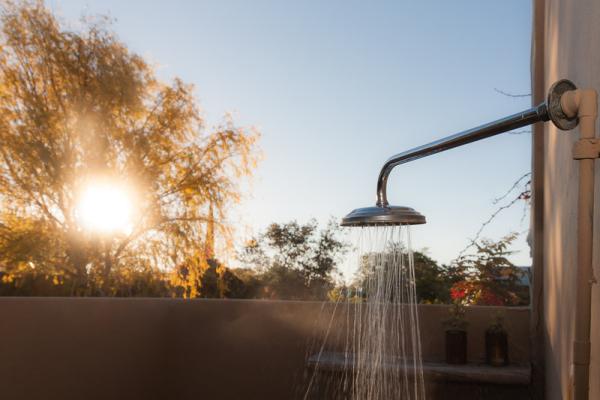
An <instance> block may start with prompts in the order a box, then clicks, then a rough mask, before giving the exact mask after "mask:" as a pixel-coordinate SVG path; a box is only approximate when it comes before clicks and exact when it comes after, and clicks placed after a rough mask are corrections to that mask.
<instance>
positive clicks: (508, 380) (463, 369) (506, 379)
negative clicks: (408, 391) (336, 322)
mask: <svg viewBox="0 0 600 400" xmlns="http://www.w3.org/2000/svg"><path fill="white" fill-rule="evenodd" d="M307 364H308V366H309V367H310V368H318V369H319V370H321V371H327V372H343V371H345V370H348V369H351V368H352V366H353V364H354V360H353V355H349V356H348V357H346V356H345V354H344V353H334V352H324V353H322V354H321V356H320V357H319V355H318V354H315V355H312V356H311V357H309V359H308V362H307ZM411 367H412V366H411V364H410V363H409V364H408V365H403V364H402V363H400V362H398V361H396V362H394V361H390V360H386V361H385V362H383V363H381V368H384V369H386V370H388V369H389V370H394V369H407V372H408V373H409V374H412V373H413V370H412V368H411ZM423 374H424V375H425V378H426V379H431V380H434V381H446V382H466V383H487V384H500V385H528V384H529V383H530V381H531V367H530V366H529V365H508V366H506V367H492V366H489V365H486V364H475V363H470V364H466V365H450V364H446V363H438V362H424V363H423Z"/></svg>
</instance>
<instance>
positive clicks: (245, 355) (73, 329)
mask: <svg viewBox="0 0 600 400" xmlns="http://www.w3.org/2000/svg"><path fill="white" fill-rule="evenodd" d="M447 308H448V307H447V306H437V305H423V306H419V314H420V320H421V332H422V337H423V350H424V356H425V358H426V359H430V360H433V361H436V360H442V359H443V355H444V342H443V340H444V336H443V330H442V328H441V322H440V321H441V320H443V319H445V318H447V315H448V310H447ZM331 309H332V305H331V304H325V305H324V304H322V303H315V302H288V301H260V300H256V301H252V300H191V301H184V300H175V299H115V298H0V310H1V317H2V318H1V319H0V321H1V322H0V398H3V399H4V398H6V399H11V400H12V399H15V400H17V399H28V400H34V399H44V400H52V399H61V400H69V399H78V400H79V399H127V400H134V399H144V400H148V399H199V398H202V399H290V398H294V396H296V395H297V394H298V393H299V390H298V385H299V384H300V383H301V382H302V381H303V374H304V373H305V363H306V359H307V355H308V354H307V353H309V352H310V351H312V350H314V348H315V347H311V343H312V346H314V343H315V335H316V340H317V341H318V340H320V339H319V338H320V337H321V336H320V335H321V333H320V332H322V330H323V329H324V327H326V326H327V324H328V322H329V318H327V316H328V315H330V310H331ZM340 311H341V309H340V308H338V310H337V311H336V313H339V312H340ZM494 311H495V310H494V308H492V307H470V308H469V310H468V313H467V318H468V320H469V322H470V325H469V354H470V356H471V357H470V358H471V359H473V360H479V359H481V358H483V331H484V330H485V327H486V326H487V324H488V323H489V322H490V321H491V320H492V317H493V314H494ZM505 314H506V321H507V329H508V331H509V336H510V349H511V360H512V361H516V362H527V360H528V357H529V350H528V348H529V347H528V340H529V338H528V318H529V311H528V309H526V308H511V309H506V311H505ZM338 315H339V314H338ZM324 316H325V317H324ZM334 322H335V320H334ZM338 328H339V327H338ZM333 329H336V326H334V327H333ZM315 332H317V333H315ZM300 391H301V390H300Z"/></svg>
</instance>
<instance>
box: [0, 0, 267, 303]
mask: <svg viewBox="0 0 600 400" xmlns="http://www.w3.org/2000/svg"><path fill="white" fill-rule="evenodd" d="M109 22H110V21H108V20H107V19H103V18H95V19H88V20H84V21H82V28H81V29H79V30H70V29H67V28H65V26H64V24H61V23H60V22H59V21H58V20H57V19H56V18H55V17H54V16H53V15H52V14H51V13H50V12H49V11H48V9H46V8H45V6H44V5H43V4H42V3H37V2H36V3H6V4H5V5H4V6H3V8H2V15H1V23H2V26H1V39H0V46H1V49H2V51H1V52H0V199H1V200H2V207H3V208H2V212H3V215H2V216H1V217H0V218H2V219H0V223H1V225H0V233H1V235H2V238H3V239H2V241H0V260H1V261H0V262H1V263H2V265H3V267H4V268H5V269H6V270H7V271H11V270H12V269H14V268H16V265H18V262H19V260H20V259H21V258H27V257H30V256H31V255H32V254H37V253H36V249H35V246H21V248H20V250H19V251H17V250H16V249H17V247H15V246H14V240H15V239H14V238H15V236H14V235H15V233H14V232H17V231H22V229H21V228H22V227H24V226H28V224H35V225H36V226H38V227H39V228H36V230H34V231H27V232H30V233H29V235H30V237H29V239H28V240H34V239H35V240H37V241H39V243H45V242H44V241H45V240H46V241H47V240H51V241H53V243H54V244H53V249H54V250H53V251H52V252H50V253H48V254H49V255H48V257H46V259H44V260H42V261H43V263H45V264H48V265H54V268H55V269H57V270H61V271H62V272H63V273H64V274H68V275H70V276H71V277H73V279H75V280H76V281H77V282H78V285H79V286H80V288H78V289H77V292H78V293H84V292H85V290H86V288H89V287H90V285H93V284H94V282H96V283H97V282H99V281H100V282H101V286H102V287H103V289H102V290H103V291H104V292H105V293H104V294H115V293H116V289H114V288H115V286H114V285H113V286H112V287H113V288H112V289H111V284H110V282H111V281H114V280H118V279H121V278H123V276H125V275H123V272H122V271H123V270H132V271H134V270H135V271H148V268H150V269H154V270H156V271H161V272H165V271H168V270H174V269H176V268H188V269H189V270H190V273H189V274H188V275H187V277H186V282H187V283H186V282H176V284H182V285H188V284H191V282H192V281H197V280H198V279H199V278H198V276H200V275H201V274H202V271H203V268H204V267H203V266H202V264H201V262H198V261H193V260H201V259H202V257H203V252H204V247H203V245H202V243H203V241H204V239H205V238H204V236H205V234H206V224H207V221H208V220H209V218H210V219H212V220H213V221H214V223H215V226H216V230H217V232H218V233H219V234H220V236H221V237H222V238H223V242H224V243H227V242H228V241H229V240H230V238H231V236H230V234H231V226H230V225H229V224H227V223H225V222H224V221H226V217H227V210H228V207H229V205H230V204H231V203H232V202H235V201H237V200H239V198H240V192H239V188H238V186H237V183H238V180H239V178H240V177H243V176H247V175H250V174H251V172H252V170H253V168H254V166H255V163H256V159H257V157H256V140H257V138H258V135H257V133H256V132H254V131H252V130H248V129H245V128H241V127H238V126H236V125H235V124H234V122H233V120H232V119H231V118H230V117H229V116H227V117H226V118H225V119H224V122H223V124H222V125H221V126H217V127H215V128H214V129H213V130H212V131H210V132H209V133H207V132H206V130H205V128H204V126H203V118H202V115H201V113H200V110H199V109H198V106H197V102H196V100H195V97H194V93H193V90H194V89H193V87H192V86H191V85H189V84H185V83H184V82H182V81H181V80H179V79H175V80H174V81H173V82H171V83H169V84H165V83H162V82H159V81H158V80H157V79H156V78H155V76H154V72H153V70H152V68H151V67H150V66H149V65H148V64H147V63H146V62H145V61H144V60H143V59H142V58H141V57H139V56H138V55H136V54H134V53H132V52H130V51H129V50H128V49H127V47H126V46H125V45H124V44H123V43H121V42H120V41H119V40H118V39H117V38H116V37H115V36H114V35H113V34H112V33H111V31H110V30H109ZM95 179H112V180H115V181H118V182H122V183H123V184H125V185H127V186H128V187H129V189H130V190H131V191H132V192H134V193H135V198H136V202H137V203H136V204H135V208H136V216H137V218H136V220H135V221H134V224H133V227H132V229H131V233H130V234H129V235H127V236H125V237H97V236H94V235H90V234H87V233H85V232H83V231H82V230H81V227H80V226H79V225H78V221H77V218H76V216H75V208H76V200H77V194H78V191H80V190H81V188H82V187H84V186H85V185H86V184H88V183H89V182H90V181H93V180H95ZM211 204H212V209H213V210H214V213H213V215H211V216H209V215H208V210H209V205H211ZM35 235H38V236H39V235H41V236H43V238H41V239H40V238H36V236H35ZM26 236H27V235H26ZM11 243H13V244H11ZM6 246H13V247H10V249H9V247H6ZM8 250H10V251H8ZM54 253H57V255H56V254H54ZM36 257H40V255H37V256H36ZM41 257H42V258H43V254H42V255H41ZM92 281H93V282H92ZM82 288H83V289H82ZM195 294H197V293H189V295H190V296H192V297H193V295H195Z"/></svg>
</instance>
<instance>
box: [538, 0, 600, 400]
mask: <svg viewBox="0 0 600 400" xmlns="http://www.w3.org/2000/svg"><path fill="white" fill-rule="evenodd" d="M535 4H536V7H544V10H543V11H544V14H545V17H544V19H543V20H540V21H537V24H536V26H535V28H534V29H535V30H536V35H534V37H539V34H540V32H543V38H544V39H543V43H542V45H543V54H540V53H534V60H533V61H534V64H539V63H543V72H542V73H543V77H540V76H539V75H538V76H534V81H539V80H540V79H542V80H543V84H544V89H545V90H547V89H548V88H549V87H550V85H552V83H553V82H554V81H556V80H558V79H561V78H567V79H570V80H572V81H573V82H575V84H576V85H577V86H578V87H593V88H595V89H596V90H600V24H599V23H598V21H600V1H598V0H545V1H543V2H542V1H536V2H535ZM534 47H535V44H534ZM536 54H537V55H536ZM536 57H537V58H536ZM534 71H538V74H539V73H540V72H539V71H540V69H536V68H534ZM534 87H535V85H534ZM577 138H578V131H577V130H575V131H572V132H562V131H558V130H557V129H556V128H554V127H553V126H552V125H551V124H546V125H545V130H544V143H545V146H544V150H543V151H544V154H543V156H544V160H545V161H544V221H543V224H544V228H543V230H544V235H543V236H544V239H543V240H544V243H543V248H544V273H543V274H544V309H543V311H544V320H545V349H546V351H545V360H546V398H547V399H550V400H554V399H569V396H570V391H569V388H570V380H571V376H570V370H571V348H572V339H573V325H574V315H575V313H574V311H575V293H576V290H577V288H576V285H575V282H576V281H575V277H576V275H575V274H576V266H577V263H576V257H577V240H576V229H577V226H576V221H577V191H578V182H577V179H578V170H577V162H576V161H573V160H572V158H571V149H572V145H573V143H574V142H575V141H576V140H577ZM595 195H596V209H595V222H594V223H595V232H594V238H595V242H594V251H595V254H594V271H595V275H596V276H598V275H599V274H600V271H599V268H598V265H599V263H598V261H599V256H600V254H599V250H600V236H599V229H598V228H600V206H598V203H599V201H600V162H597V163H596V188H595ZM593 290H594V291H593V305H592V315H593V317H592V336H591V337H592V361H591V362H592V367H591V373H590V377H591V379H590V384H591V394H590V399H599V398H600V379H598V377H599V376H600V365H599V357H600V342H599V338H600V315H599V312H600V308H599V307H598V306H599V304H600V303H599V302H600V297H599V293H598V288H597V286H595V287H594V289H593Z"/></svg>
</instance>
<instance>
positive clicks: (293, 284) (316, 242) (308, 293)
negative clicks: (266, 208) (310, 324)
mask: <svg viewBox="0 0 600 400" xmlns="http://www.w3.org/2000/svg"><path fill="white" fill-rule="evenodd" d="M339 229H340V228H339V227H338V224H337V223H336V222H335V221H330V222H329V223H328V224H327V226H326V227H325V228H324V229H322V230H320V231H319V230H318V226H317V223H316V222H315V221H314V220H313V221H310V222H308V223H306V224H299V223H298V222H296V221H292V222H288V223H284V224H276V223H274V224H271V225H270V226H269V227H268V228H267V229H266V231H265V232H264V233H262V234H261V235H259V236H258V237H256V238H254V239H253V240H251V241H250V242H248V244H247V245H246V246H245V247H244V249H243V251H242V253H241V255H240V259H241V260H242V261H243V262H244V263H245V264H246V265H248V266H251V267H255V268H257V269H258V271H259V275H258V279H259V280H260V287H261V289H260V297H264V298H273V299H296V300H300V299H304V300H308V299H315V300H316V299H321V300H323V299H326V298H327V294H328V292H329V291H330V290H331V289H332V288H333V287H334V274H335V272H336V266H337V264H338V262H339V261H340V257H341V256H342V255H343V254H344V253H345V251H346V249H347V247H348V246H347V244H346V243H344V242H343V241H342V240H341V239H340V238H339Z"/></svg>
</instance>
